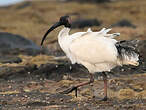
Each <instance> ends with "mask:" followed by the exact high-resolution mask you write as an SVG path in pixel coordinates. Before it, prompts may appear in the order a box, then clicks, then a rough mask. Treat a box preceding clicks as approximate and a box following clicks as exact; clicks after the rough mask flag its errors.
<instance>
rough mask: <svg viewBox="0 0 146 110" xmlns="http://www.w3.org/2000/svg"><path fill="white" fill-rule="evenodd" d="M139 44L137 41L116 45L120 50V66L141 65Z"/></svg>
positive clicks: (122, 42)
mask: <svg viewBox="0 0 146 110" xmlns="http://www.w3.org/2000/svg"><path fill="white" fill-rule="evenodd" d="M137 42H138V41H136V40H131V41H120V42H117V43H116V44H115V45H116V47H117V50H118V63H119V64H120V65H123V64H124V65H129V64H130V65H134V66H138V65H139V62H138V60H139V58H138V57H139V54H138V53H137V51H136V47H137Z"/></svg>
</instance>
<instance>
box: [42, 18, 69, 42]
mask: <svg viewBox="0 0 146 110" xmlns="http://www.w3.org/2000/svg"><path fill="white" fill-rule="evenodd" d="M61 25H64V26H65V27H68V28H70V27H71V19H70V17H69V16H62V17H60V20H59V22H57V23H55V24H54V25H53V26H52V27H50V29H49V30H48V31H47V32H46V33H45V35H44V37H43V39H42V42H41V45H43V42H44V40H45V38H46V37H47V35H48V34H49V33H50V32H51V31H53V30H54V29H55V28H57V27H59V26H61Z"/></svg>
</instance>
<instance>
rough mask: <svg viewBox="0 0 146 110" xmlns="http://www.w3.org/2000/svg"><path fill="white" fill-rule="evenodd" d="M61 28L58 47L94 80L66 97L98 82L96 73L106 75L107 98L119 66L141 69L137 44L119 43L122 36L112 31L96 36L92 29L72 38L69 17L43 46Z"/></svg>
mask: <svg viewBox="0 0 146 110" xmlns="http://www.w3.org/2000/svg"><path fill="white" fill-rule="evenodd" d="M59 26H64V28H63V29H62V30H61V31H60V32H59V34H58V43H59V45H60V47H61V49H62V50H63V51H64V53H65V54H66V56H67V57H68V58H69V59H70V61H71V63H72V64H75V63H77V64H81V65H83V66H84V67H85V68H87V70H88V72H89V76H90V80H89V81H87V82H82V83H80V84H77V85H74V86H72V87H70V88H68V89H67V90H65V91H63V92H64V93H70V92H72V91H75V93H76V96H77V88H79V87H81V86H83V85H87V84H90V83H93V82H94V75H93V74H95V73H102V75H103V81H104V98H103V100H104V101H106V100H107V99H108V97H107V74H105V72H108V71H110V70H111V69H113V68H114V67H116V66H122V65H129V64H130V65H134V66H137V65H139V63H138V60H139V58H138V57H139V55H138V53H137V52H136V50H135V49H136V43H137V42H136V40H131V41H126V40H123V41H117V40H115V39H114V37H115V36H119V35H120V33H113V34H107V33H108V32H109V31H110V30H111V29H106V28H103V29H102V30H100V31H99V32H93V31H92V30H91V29H90V28H89V29H88V30H87V32H77V33H74V34H71V35H70V34H69V32H70V29H71V18H70V17H69V16H62V17H60V20H59V21H58V22H56V23H55V24H54V25H53V26H52V27H50V29H49V30H48V31H47V32H46V33H45V35H44V36H43V38H42V41H41V45H43V42H44V40H45V38H46V37H47V35H48V34H49V33H50V32H51V31H53V30H54V29H55V28H57V27H59Z"/></svg>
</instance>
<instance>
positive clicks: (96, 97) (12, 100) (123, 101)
mask: <svg viewBox="0 0 146 110" xmlns="http://www.w3.org/2000/svg"><path fill="white" fill-rule="evenodd" d="M19 57H20V58H21V59H22V62H21V63H18V64H17V63H11V64H10V63H4V64H2V63H1V68H0V69H1V71H0V88H1V90H0V105H1V108H2V110H25V109H29V110H48V109H49V110H58V109H59V110H62V109H63V110H73V109H75V110H82V109H83V110H86V109H87V110H96V109H104V110H107V109H108V110H113V109H116V110H123V109H124V110H145V109H146V81H145V80H146V71H145V69H142V67H140V66H139V67H137V68H134V67H133V68H132V67H127V66H126V67H123V68H116V69H114V70H113V71H112V72H111V73H107V74H108V79H109V81H108V82H109V84H108V86H109V87H108V96H109V100H108V101H107V102H104V101H101V99H102V98H103V81H102V76H101V75H100V73H97V74H95V79H96V80H95V82H94V84H92V85H87V86H84V87H81V88H79V89H78V97H75V93H74V92H72V93H70V94H62V93H60V92H62V91H63V90H65V89H67V88H68V87H70V86H72V85H74V84H77V83H80V82H83V81H87V80H88V72H87V71H86V69H85V68H84V67H82V66H81V65H71V64H70V62H69V61H68V60H67V59H66V57H54V56H47V55H37V56H35V57H31V56H25V55H23V56H22V55H21V56H19ZM44 62H45V63H44ZM143 66H144V65H143ZM140 68H141V69H140ZM139 70H140V71H141V72H139ZM142 71H143V72H142Z"/></svg>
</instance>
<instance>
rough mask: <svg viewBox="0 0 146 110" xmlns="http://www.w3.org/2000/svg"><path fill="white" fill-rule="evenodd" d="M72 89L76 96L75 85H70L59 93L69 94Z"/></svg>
mask: <svg viewBox="0 0 146 110" xmlns="http://www.w3.org/2000/svg"><path fill="white" fill-rule="evenodd" d="M73 91H75V96H76V97H77V87H76V86H72V87H70V88H68V89H66V90H64V91H62V92H60V93H62V94H69V93H71V92H73Z"/></svg>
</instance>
